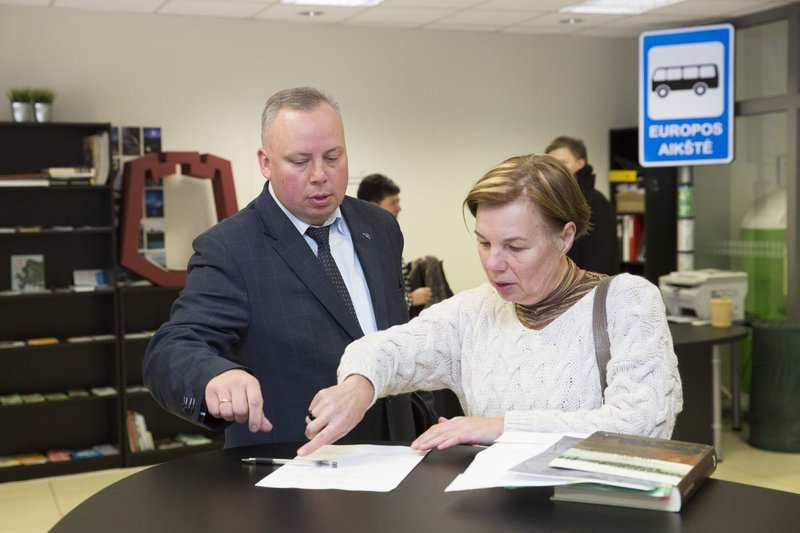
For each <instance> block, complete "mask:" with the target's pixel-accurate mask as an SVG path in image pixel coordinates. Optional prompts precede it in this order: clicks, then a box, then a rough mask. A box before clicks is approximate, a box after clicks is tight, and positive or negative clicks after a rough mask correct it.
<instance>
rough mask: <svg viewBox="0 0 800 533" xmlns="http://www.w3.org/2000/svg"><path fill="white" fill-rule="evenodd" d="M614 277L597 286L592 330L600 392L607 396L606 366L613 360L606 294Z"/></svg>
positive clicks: (608, 277)
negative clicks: (609, 337)
mask: <svg viewBox="0 0 800 533" xmlns="http://www.w3.org/2000/svg"><path fill="white" fill-rule="evenodd" d="M613 279H614V276H607V277H605V278H603V280H602V281H601V282H600V283H599V284H598V285H597V288H596V290H595V293H594V308H593V310H592V330H593V332H594V353H595V356H596V357H597V370H598V371H599V372H600V391H601V392H602V393H603V396H605V391H606V386H607V385H608V383H607V382H606V366H607V365H608V361H609V360H610V359H611V341H609V339H608V318H607V317H606V294H607V293H608V286H609V285H611V280H613Z"/></svg>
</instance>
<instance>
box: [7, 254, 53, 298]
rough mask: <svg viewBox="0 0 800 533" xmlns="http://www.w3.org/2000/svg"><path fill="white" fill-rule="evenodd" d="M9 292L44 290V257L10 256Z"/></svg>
mask: <svg viewBox="0 0 800 533" xmlns="http://www.w3.org/2000/svg"><path fill="white" fill-rule="evenodd" d="M11 290H14V291H25V292H36V291H43V290H45V286H44V255H42V254H27V255H12V256H11Z"/></svg>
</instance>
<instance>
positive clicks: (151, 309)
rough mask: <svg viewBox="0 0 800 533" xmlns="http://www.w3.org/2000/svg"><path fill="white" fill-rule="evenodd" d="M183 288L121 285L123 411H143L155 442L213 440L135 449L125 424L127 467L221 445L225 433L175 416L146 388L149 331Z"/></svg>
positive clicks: (165, 315)
mask: <svg viewBox="0 0 800 533" xmlns="http://www.w3.org/2000/svg"><path fill="white" fill-rule="evenodd" d="M180 290H181V289H180V288H179V287H156V286H152V287H120V288H119V312H118V314H119V317H120V333H119V339H120V355H121V361H122V364H121V365H120V367H121V369H122V375H121V377H120V382H121V383H124V385H125V386H124V389H125V392H124V394H123V396H122V406H123V413H126V412H127V411H128V410H132V411H136V412H138V413H140V414H142V415H143V416H144V418H145V420H146V422H147V429H148V431H150V432H151V433H152V435H153V439H154V440H155V441H159V440H162V439H174V437H175V436H176V435H178V434H180V433H189V434H202V435H204V436H206V437H208V438H210V439H212V442H211V443H210V444H204V445H199V446H182V447H179V448H167V449H156V450H153V451H135V452H134V451H131V448H130V446H129V445H128V440H127V439H128V433H127V427H126V425H125V424H123V429H122V431H123V435H124V437H123V442H124V443H125V445H124V446H123V449H124V455H125V458H124V462H125V464H126V465H127V466H140V465H146V464H153V463H159V462H163V461H168V460H170V459H173V458H176V457H181V456H183V455H186V454H189V453H196V452H200V451H207V450H211V449H217V448H221V447H222V446H223V444H224V439H223V438H222V437H223V436H222V435H221V434H219V433H213V432H209V431H204V430H203V429H202V428H200V427H199V426H196V425H194V424H192V423H190V422H188V421H187V420H184V419H182V418H180V417H178V416H175V415H173V414H171V413H169V412H168V411H166V410H164V409H163V408H162V407H161V406H159V405H158V404H157V403H156V401H155V400H154V399H153V397H152V396H151V395H150V393H149V392H147V391H142V390H140V388H141V387H142V385H143V383H142V358H143V357H144V353H145V350H146V349H147V345H148V344H149V342H150V335H149V333H151V332H154V331H155V330H157V329H158V327H159V326H160V325H161V324H162V323H163V322H165V321H166V320H167V319H168V318H169V311H170V309H171V307H172V304H173V302H174V301H175V298H177V296H178V294H179V292H180Z"/></svg>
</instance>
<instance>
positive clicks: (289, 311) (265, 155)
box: [143, 88, 414, 447]
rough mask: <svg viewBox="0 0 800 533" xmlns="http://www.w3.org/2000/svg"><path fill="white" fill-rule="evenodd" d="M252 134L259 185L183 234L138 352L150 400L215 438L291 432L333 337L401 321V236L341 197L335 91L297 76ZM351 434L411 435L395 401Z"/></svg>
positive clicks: (326, 377)
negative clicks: (238, 203)
mask: <svg viewBox="0 0 800 533" xmlns="http://www.w3.org/2000/svg"><path fill="white" fill-rule="evenodd" d="M261 141H262V146H261V148H259V149H258V154H257V155H258V161H259V165H260V167H261V172H262V174H263V175H264V177H265V178H266V179H267V180H268V181H267V184H266V186H265V187H264V191H263V192H262V193H261V194H260V195H259V196H258V197H257V198H256V199H255V200H254V201H253V202H251V203H250V204H249V205H248V206H247V207H245V208H244V209H242V210H241V211H240V212H239V213H237V214H236V215H234V216H232V217H230V218H228V219H226V220H224V221H222V222H220V223H219V224H217V225H216V226H214V227H213V228H211V229H210V230H208V231H207V232H205V233H203V234H202V235H200V236H199V237H198V238H197V239H195V241H194V243H193V246H194V255H193V256H192V258H191V260H190V261H189V272H188V277H187V281H186V287H185V288H184V290H183V291H182V292H181V294H180V296H179V297H178V299H177V300H176V302H175V304H174V306H173V308H172V312H171V315H170V319H169V321H168V322H166V323H165V324H164V325H162V326H161V328H160V329H159V330H158V332H157V333H156V334H155V336H154V337H153V339H152V341H151V343H150V345H149V346H148V349H147V352H146V354H145V357H144V362H143V373H144V380H145V384H146V385H147V386H148V387H149V388H150V390H151V391H152V394H153V396H154V397H155V399H156V400H157V401H158V402H159V403H160V404H161V405H162V406H163V407H164V408H166V409H167V410H169V411H172V412H173V413H176V414H178V415H179V416H182V417H184V418H186V419H187V420H190V421H192V422H194V423H196V424H199V425H202V426H204V427H207V428H209V429H223V428H225V431H226V439H225V441H226V447H232V446H243V445H248V444H256V443H264V442H288V441H302V440H304V438H305V437H304V431H305V428H306V423H307V421H309V420H313V417H314V414H313V413H312V412H311V411H309V410H308V408H309V404H310V402H311V399H312V398H313V397H314V395H315V394H316V392H317V391H318V390H320V389H322V388H325V387H329V386H332V385H334V384H335V383H336V368H337V367H338V364H339V359H340V357H341V355H342V352H343V351H344V348H345V346H347V344H349V343H350V342H351V341H353V340H354V339H357V338H359V337H361V336H362V335H364V334H365V333H370V332H372V331H376V330H378V329H384V328H387V327H389V326H392V325H395V324H400V323H403V322H406V321H407V320H408V312H407V308H406V304H405V300H404V284H403V278H402V273H401V270H400V263H401V254H402V250H403V236H402V233H401V232H400V228H399V226H398V224H397V222H396V220H395V218H394V217H393V216H392V215H391V214H389V213H388V212H386V211H385V210H383V209H381V208H380V207H378V206H375V205H372V204H369V203H367V202H362V201H360V200H356V199H353V198H349V197H346V196H345V190H346V188H347V180H348V165H347V149H346V146H345V140H344V129H343V126H342V120H341V116H340V114H339V111H338V106H337V105H336V103H335V102H333V100H331V99H330V98H329V97H327V96H326V95H324V94H322V93H321V92H319V91H317V90H316V89H311V88H295V89H287V90H284V91H280V92H278V93H276V94H275V95H273V96H272V97H270V99H269V100H268V101H267V104H266V106H265V108H264V112H263V114H262V138H261ZM309 228H310V229H309ZM315 228H323V230H319V229H315ZM307 231H308V233H307ZM320 231H322V233H324V234H325V235H327V240H325V238H322V240H321V241H320V240H319V239H320V236H319V235H318V234H319V233H320ZM312 233H313V234H314V236H313V237H312V236H311V234H312ZM317 254H319V257H318V256H317ZM333 263H335V265H334V264H333ZM331 268H333V271H331ZM351 437H352V438H353V439H370V440H376V439H380V440H403V441H409V440H412V439H413V438H414V425H413V418H412V412H411V407H410V402H409V399H408V398H407V397H405V396H403V397H396V398H391V399H389V401H388V402H380V403H378V404H376V405H375V406H374V407H373V408H372V409H371V411H370V412H368V414H367V416H365V417H364V419H363V420H362V422H361V423H360V424H359V426H358V428H357V433H356V435H355V436H352V434H351Z"/></svg>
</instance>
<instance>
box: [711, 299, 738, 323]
mask: <svg viewBox="0 0 800 533" xmlns="http://www.w3.org/2000/svg"><path fill="white" fill-rule="evenodd" d="M732 320H733V300H731V299H730V298H711V326H712V327H715V328H729V327H731V323H732Z"/></svg>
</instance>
